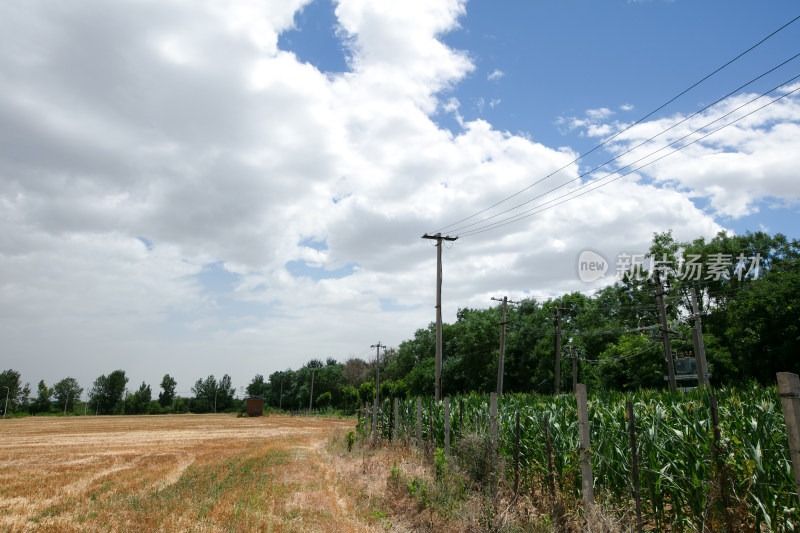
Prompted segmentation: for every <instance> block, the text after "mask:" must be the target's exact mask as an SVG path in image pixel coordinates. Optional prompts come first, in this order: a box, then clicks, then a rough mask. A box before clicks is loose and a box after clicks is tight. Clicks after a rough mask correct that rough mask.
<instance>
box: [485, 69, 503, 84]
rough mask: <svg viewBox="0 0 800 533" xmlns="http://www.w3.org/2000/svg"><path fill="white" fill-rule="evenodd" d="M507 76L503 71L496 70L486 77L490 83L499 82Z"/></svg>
mask: <svg viewBox="0 0 800 533" xmlns="http://www.w3.org/2000/svg"><path fill="white" fill-rule="evenodd" d="M505 75H506V73H505V72H503V71H502V70H499V69H495V70H493V71H492V72H491V73H490V74H489V75H488V76H486V79H487V80H489V81H497V80H499V79H500V78H502V77H503V76H505Z"/></svg>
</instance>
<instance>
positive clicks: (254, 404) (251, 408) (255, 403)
mask: <svg viewBox="0 0 800 533" xmlns="http://www.w3.org/2000/svg"><path fill="white" fill-rule="evenodd" d="M263 414H264V398H259V397H258V396H254V397H252V398H247V416H261V415H263Z"/></svg>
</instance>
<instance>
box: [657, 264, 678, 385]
mask: <svg viewBox="0 0 800 533" xmlns="http://www.w3.org/2000/svg"><path fill="white" fill-rule="evenodd" d="M655 284H656V304H657V305H658V318H659V319H660V321H661V340H662V341H663V342H664V360H665V361H666V363H667V376H668V378H669V390H670V391H671V392H676V391H677V390H678V386H677V385H676V384H675V367H674V366H673V363H672V344H671V343H670V340H669V326H668V324H667V311H666V309H665V308H664V288H663V287H662V286H661V278H660V277H659V275H658V270H656V271H655Z"/></svg>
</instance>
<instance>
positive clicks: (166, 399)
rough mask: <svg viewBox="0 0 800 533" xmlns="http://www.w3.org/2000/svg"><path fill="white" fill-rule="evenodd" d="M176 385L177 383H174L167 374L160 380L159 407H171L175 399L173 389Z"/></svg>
mask: <svg viewBox="0 0 800 533" xmlns="http://www.w3.org/2000/svg"><path fill="white" fill-rule="evenodd" d="M177 385H178V382H177V381H175V379H174V378H173V377H171V376H170V375H169V374H164V377H163V378H162V379H161V392H160V393H158V403H159V404H160V405H161V407H167V406H168V405H172V402H173V400H174V399H175V387H176V386H177Z"/></svg>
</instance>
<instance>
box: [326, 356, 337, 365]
mask: <svg viewBox="0 0 800 533" xmlns="http://www.w3.org/2000/svg"><path fill="white" fill-rule="evenodd" d="M338 364H339V363H338V362H337V361H336V359H334V358H333V357H328V358H327V359H325V366H334V365H338Z"/></svg>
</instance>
